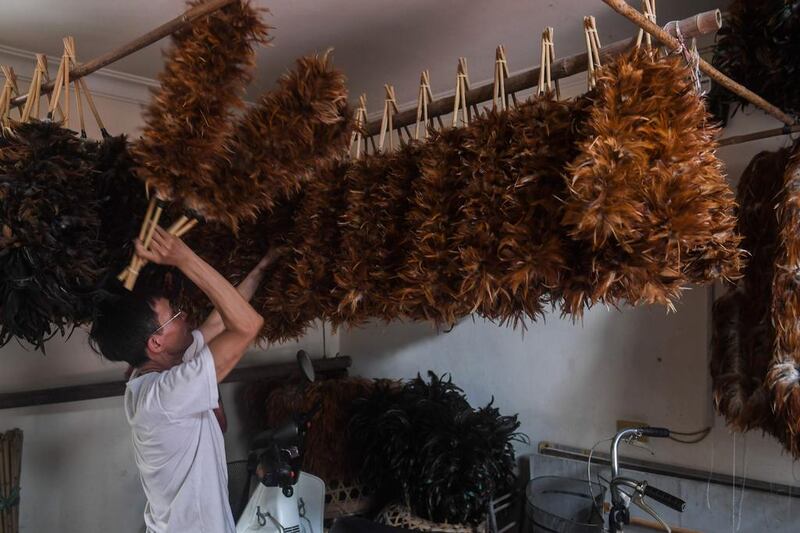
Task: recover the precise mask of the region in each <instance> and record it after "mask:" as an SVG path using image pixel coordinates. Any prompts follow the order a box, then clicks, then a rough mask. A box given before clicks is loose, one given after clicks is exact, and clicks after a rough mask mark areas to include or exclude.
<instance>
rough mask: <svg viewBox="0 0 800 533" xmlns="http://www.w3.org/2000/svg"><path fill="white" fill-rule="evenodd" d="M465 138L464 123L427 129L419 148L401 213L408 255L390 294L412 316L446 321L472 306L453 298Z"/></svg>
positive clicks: (457, 289) (457, 282)
mask: <svg viewBox="0 0 800 533" xmlns="http://www.w3.org/2000/svg"><path fill="white" fill-rule="evenodd" d="M466 137H467V132H466V130H465V129H464V128H448V129H445V130H442V131H438V132H433V133H432V135H431V137H430V138H429V139H428V142H426V143H425V144H424V145H422V147H421V150H422V152H421V154H420V177H419V179H418V180H416V183H415V184H414V197H413V199H412V206H411V209H410V210H409V212H408V216H407V224H408V227H409V230H410V231H411V242H410V243H409V254H408V259H407V261H406V265H405V266H404V267H403V268H402V269H401V270H400V272H399V273H398V275H399V279H400V280H401V284H400V287H399V288H398V291H397V293H396V298H397V299H398V300H399V301H400V302H401V310H402V313H403V314H404V315H405V316H407V317H409V318H412V319H414V320H431V321H433V322H435V323H436V324H440V325H441V324H449V325H452V324H454V323H455V321H456V320H457V319H459V318H461V317H463V316H465V315H467V314H468V313H469V312H470V309H471V307H472V305H470V303H469V302H464V301H462V300H459V298H458V295H459V293H460V290H461V279H462V274H461V272H460V269H459V267H458V263H457V262H456V259H457V251H456V250H454V249H453V246H452V244H453V235H454V231H455V224H454V223H455V222H456V221H457V220H458V217H459V216H460V215H459V212H460V210H461V206H462V205H463V194H462V191H463V189H464V178H463V175H462V174H461V173H460V172H459V171H458V169H459V168H460V160H461V157H462V155H463V146H464V143H465V140H466Z"/></svg>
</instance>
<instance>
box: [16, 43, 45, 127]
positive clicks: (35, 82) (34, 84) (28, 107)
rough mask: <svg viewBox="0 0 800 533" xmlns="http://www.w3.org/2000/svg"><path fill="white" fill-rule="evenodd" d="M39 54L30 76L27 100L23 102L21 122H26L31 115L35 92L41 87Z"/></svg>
mask: <svg viewBox="0 0 800 533" xmlns="http://www.w3.org/2000/svg"><path fill="white" fill-rule="evenodd" d="M40 55H41V54H37V56H36V57H37V61H36V66H35V67H34V69H33V76H31V84H30V86H29V87H28V98H27V99H26V100H25V108H24V109H23V110H22V117H21V120H22V122H28V120H30V117H31V114H32V113H33V105H34V103H35V102H36V91H37V90H39V87H40V86H41V71H40V68H41V67H40V62H39V61H38V58H39V56H40Z"/></svg>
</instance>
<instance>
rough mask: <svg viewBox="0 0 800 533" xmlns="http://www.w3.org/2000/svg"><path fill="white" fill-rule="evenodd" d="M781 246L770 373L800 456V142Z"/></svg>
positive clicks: (776, 406) (785, 186)
mask: <svg viewBox="0 0 800 533" xmlns="http://www.w3.org/2000/svg"><path fill="white" fill-rule="evenodd" d="M777 215H778V227H779V233H778V241H777V243H778V245H777V250H776V251H777V253H776V260H775V267H774V268H775V270H774V278H773V282H772V324H773V326H774V327H775V344H774V352H773V358H772V362H771V363H770V368H769V374H768V376H767V386H768V387H769V389H770V392H771V395H772V402H773V410H774V412H775V416H776V418H777V420H778V424H780V425H782V426H783V427H785V429H786V431H787V433H788V434H789V435H790V436H791V438H792V442H791V450H792V452H793V453H794V454H795V455H796V456H797V455H800V438H798V436H800V275H799V274H798V269H800V238H798V232H797V228H798V227H800V143H797V144H795V146H794V147H793V148H792V154H791V156H790V159H789V163H788V165H787V167H786V171H785V173H784V178H783V183H782V190H781V194H780V198H779V203H778V208H777Z"/></svg>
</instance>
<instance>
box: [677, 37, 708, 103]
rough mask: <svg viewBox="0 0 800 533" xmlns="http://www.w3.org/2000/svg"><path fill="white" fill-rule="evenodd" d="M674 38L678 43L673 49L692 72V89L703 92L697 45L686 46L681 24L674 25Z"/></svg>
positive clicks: (698, 92) (700, 93) (699, 92)
mask: <svg viewBox="0 0 800 533" xmlns="http://www.w3.org/2000/svg"><path fill="white" fill-rule="evenodd" d="M675 38H676V39H678V43H680V45H679V46H678V48H677V49H676V50H675V51H674V52H675V53H676V54H682V55H683V59H684V60H686V64H687V65H689V71H690V72H691V74H692V82H693V83H694V89H695V91H697V94H699V95H702V94H703V86H702V84H701V83H700V54H698V53H697V47H696V46H693V47H692V49H691V50H690V49H689V48H688V47H687V46H686V41H684V39H683V34H682V33H681V25H680V24H676V25H675ZM692 42H693V43H696V41H695V40H694V39H692Z"/></svg>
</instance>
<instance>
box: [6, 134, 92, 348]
mask: <svg viewBox="0 0 800 533" xmlns="http://www.w3.org/2000/svg"><path fill="white" fill-rule="evenodd" d="M93 172H94V169H93V160H92V155H91V151H90V150H89V149H87V146H86V145H85V143H83V142H82V141H81V140H80V139H78V137H77V136H76V134H75V132H73V131H70V130H67V129H65V128H63V127H61V126H60V125H59V124H58V123H55V122H50V121H44V122H40V121H35V120H34V121H31V122H29V123H25V124H19V125H17V126H16V127H15V128H14V130H13V132H12V133H10V136H9V137H8V138H7V139H6V146H4V147H3V148H2V149H1V150H0V230H1V231H0V346H1V345H4V344H6V343H7V342H8V341H9V340H10V339H11V338H12V337H18V338H20V339H22V340H25V341H27V342H29V343H31V344H32V345H34V346H35V347H36V348H39V349H42V350H44V346H43V345H44V342H45V341H46V340H47V339H48V338H50V337H51V336H53V335H54V334H55V333H56V332H59V331H60V332H61V333H62V334H63V333H64V332H65V330H66V328H67V327H69V326H70V325H75V324H81V323H84V322H86V321H87V320H88V319H89V318H90V316H91V310H92V299H93V297H94V294H95V290H96V285H97V281H98V278H99V277H100V274H101V272H102V269H103V266H104V248H103V246H102V242H101V241H100V239H99V232H100V218H99V216H98V211H99V209H98V202H97V199H96V197H95V195H94V187H93V186H92V185H93V183H92V179H93Z"/></svg>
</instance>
